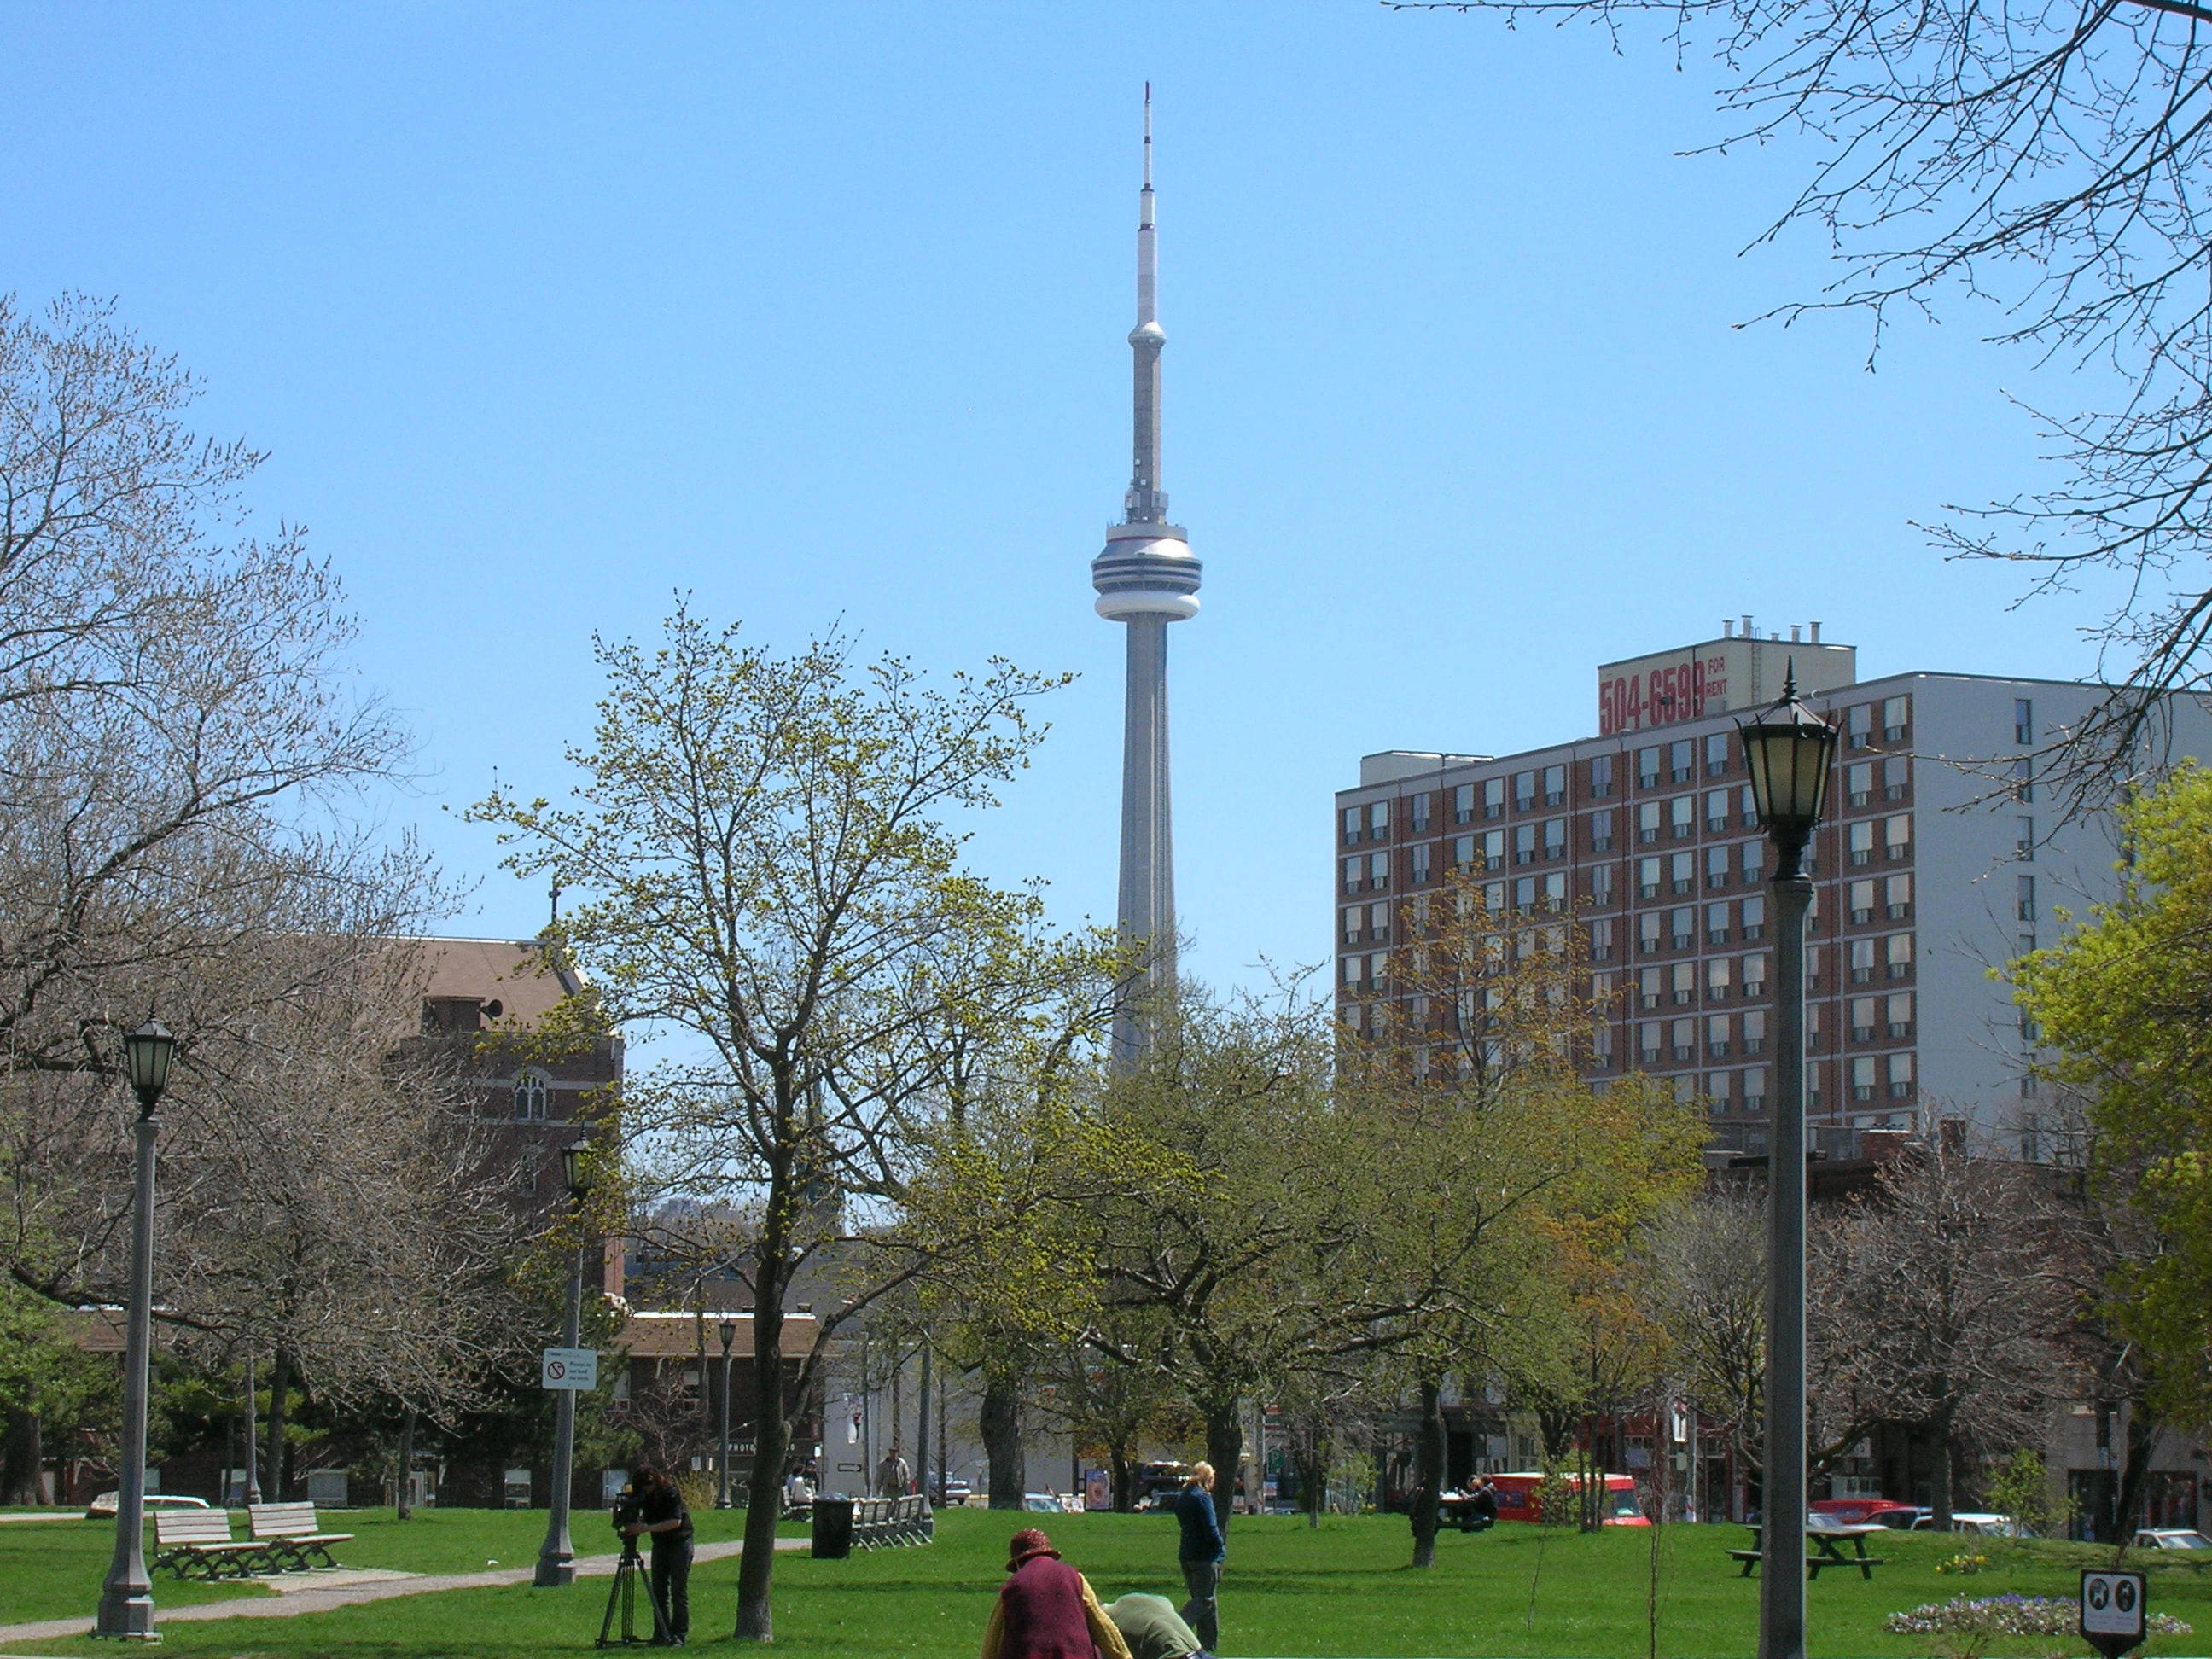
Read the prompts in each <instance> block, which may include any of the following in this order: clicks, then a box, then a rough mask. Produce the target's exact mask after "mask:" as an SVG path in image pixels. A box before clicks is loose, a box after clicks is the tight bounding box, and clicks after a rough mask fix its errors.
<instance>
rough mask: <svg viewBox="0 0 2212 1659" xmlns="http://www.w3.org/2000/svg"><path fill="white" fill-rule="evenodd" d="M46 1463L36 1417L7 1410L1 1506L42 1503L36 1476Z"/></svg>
mask: <svg viewBox="0 0 2212 1659" xmlns="http://www.w3.org/2000/svg"><path fill="white" fill-rule="evenodd" d="M45 1468H46V1447H45V1445H44V1443H43V1441H42V1437H41V1436H40V1423H39V1414H38V1413H36V1412H32V1411H23V1410H21V1409H20V1408H18V1407H14V1406H10V1407H9V1408H8V1443H7V1449H6V1454H5V1455H4V1456H0V1504H40V1503H44V1502H45V1501H46V1494H45V1493H44V1492H40V1490H39V1476H40V1473H41V1472H43V1471H44V1469H45Z"/></svg>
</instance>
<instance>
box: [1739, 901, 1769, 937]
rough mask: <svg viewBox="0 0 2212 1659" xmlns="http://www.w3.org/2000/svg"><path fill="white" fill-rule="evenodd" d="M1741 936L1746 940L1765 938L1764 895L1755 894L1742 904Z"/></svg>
mask: <svg viewBox="0 0 2212 1659" xmlns="http://www.w3.org/2000/svg"><path fill="white" fill-rule="evenodd" d="M1743 936H1744V937H1745V938H1746V939H1765V937H1766V895H1765V894H1764V893H1755V894H1753V896H1751V897H1749V898H1747V899H1746V900H1744V902H1743Z"/></svg>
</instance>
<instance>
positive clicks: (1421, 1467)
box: [1411, 1378, 1444, 1567]
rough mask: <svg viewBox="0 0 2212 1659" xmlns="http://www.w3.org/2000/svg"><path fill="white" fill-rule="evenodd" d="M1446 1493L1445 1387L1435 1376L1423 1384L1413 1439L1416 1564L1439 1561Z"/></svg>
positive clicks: (1430, 1565) (1413, 1515)
mask: <svg viewBox="0 0 2212 1659" xmlns="http://www.w3.org/2000/svg"><path fill="white" fill-rule="evenodd" d="M1443 1492H1444V1402H1443V1389H1440V1388H1439V1387H1438V1386H1437V1383H1436V1381H1435V1379H1434V1378H1425V1379H1423V1381H1422V1383H1421V1427H1420V1431H1419V1434H1418V1435H1416V1437H1414V1442H1413V1513H1412V1516H1411V1519H1412V1521H1413V1565H1415V1566H1417V1567H1433V1566H1434V1565H1436V1564H1437V1525H1438V1523H1439V1521H1440V1518H1441V1516H1442V1514H1443V1511H1442V1510H1441V1509H1440V1508H1439V1501H1440V1500H1441V1499H1442V1498H1443Z"/></svg>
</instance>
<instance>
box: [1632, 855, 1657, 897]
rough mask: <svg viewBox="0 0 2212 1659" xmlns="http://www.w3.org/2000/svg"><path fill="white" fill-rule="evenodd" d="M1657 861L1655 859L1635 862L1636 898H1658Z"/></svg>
mask: <svg viewBox="0 0 2212 1659" xmlns="http://www.w3.org/2000/svg"><path fill="white" fill-rule="evenodd" d="M1659 881H1660V876H1659V860H1657V859H1638V860H1636V896H1637V897H1638V898H1648V899H1655V898H1657V897H1658V896H1659Z"/></svg>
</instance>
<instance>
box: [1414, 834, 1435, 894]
mask: <svg viewBox="0 0 2212 1659" xmlns="http://www.w3.org/2000/svg"><path fill="white" fill-rule="evenodd" d="M1434 850H1435V849H1434V848H1431V845H1430V844H1429V843H1428V842H1425V841H1417V842H1414V843H1413V881H1414V884H1416V885H1419V884H1420V883H1422V882H1425V881H1426V880H1428V878H1429V873H1430V872H1429V860H1430V859H1431V856H1433V854H1434Z"/></svg>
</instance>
